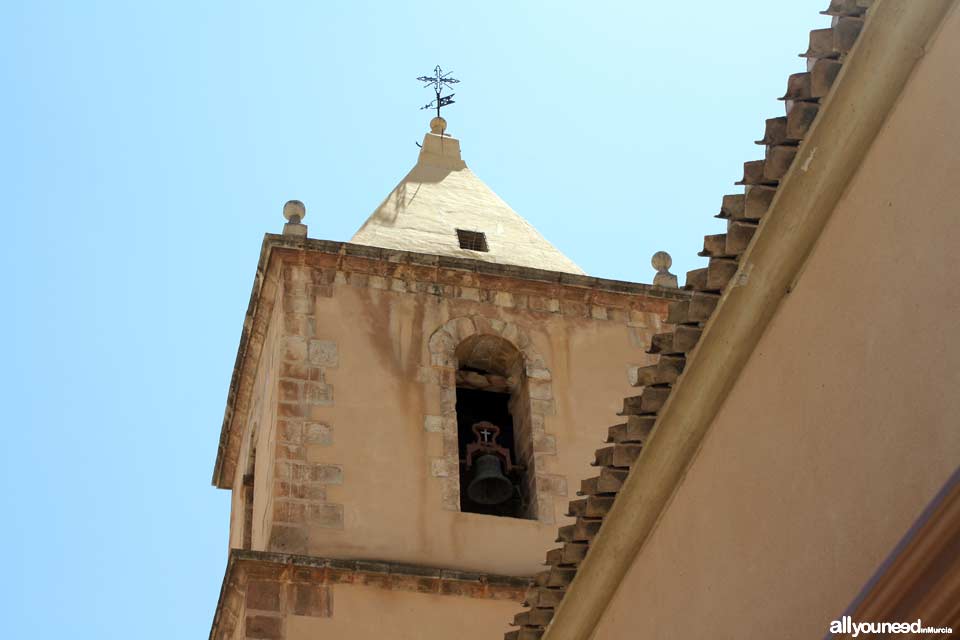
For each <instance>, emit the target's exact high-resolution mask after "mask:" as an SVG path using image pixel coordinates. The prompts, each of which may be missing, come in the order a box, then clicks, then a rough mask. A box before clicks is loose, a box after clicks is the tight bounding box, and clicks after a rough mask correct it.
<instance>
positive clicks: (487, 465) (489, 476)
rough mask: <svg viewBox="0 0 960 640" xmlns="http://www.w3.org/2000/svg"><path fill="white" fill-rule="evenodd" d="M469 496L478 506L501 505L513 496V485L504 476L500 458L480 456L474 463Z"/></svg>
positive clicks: (468, 490)
mask: <svg viewBox="0 0 960 640" xmlns="http://www.w3.org/2000/svg"><path fill="white" fill-rule="evenodd" d="M467 495H468V496H470V499H471V500H473V501H474V502H476V503H477V504H489V505H493V504H500V503H501V502H506V501H507V500H509V499H510V497H511V496H512V495H513V483H512V482H510V479H509V478H507V476H505V475H503V470H502V468H501V462H500V457H499V456H496V455H493V454H491V453H488V454H484V455H481V456H479V457H478V458H477V459H476V460H475V461H474V463H473V479H472V480H471V481H470V484H469V485H468V486H467Z"/></svg>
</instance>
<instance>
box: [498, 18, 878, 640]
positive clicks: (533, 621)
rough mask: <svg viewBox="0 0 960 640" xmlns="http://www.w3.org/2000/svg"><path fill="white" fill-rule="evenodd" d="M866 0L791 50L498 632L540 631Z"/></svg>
mask: <svg viewBox="0 0 960 640" xmlns="http://www.w3.org/2000/svg"><path fill="white" fill-rule="evenodd" d="M871 2H872V0H832V1H831V2H830V6H829V7H828V8H827V9H826V10H825V11H823V12H822V13H824V14H826V15H830V16H833V24H832V26H831V27H830V28H828V29H816V30H814V31H811V32H810V45H809V47H808V49H807V51H806V52H805V53H802V54H800V55H801V57H805V58H807V60H808V64H807V68H808V70H807V71H805V72H803V73H796V74H793V75H791V76H790V77H789V79H788V81H787V91H786V93H785V94H784V96H783V97H782V98H781V99H782V100H784V101H785V103H786V111H787V114H786V115H785V116H781V117H779V118H771V119H769V120H767V121H766V130H765V132H764V136H763V138H762V139H761V140H758V141H757V144H761V145H764V146H765V147H766V153H765V155H764V158H763V159H762V160H754V161H750V162H746V163H744V170H743V179H742V180H740V181H739V182H737V184H739V185H743V186H744V193H742V194H735V195H727V196H724V197H723V201H722V204H721V207H720V212H719V213H718V214H717V215H716V217H717V218H721V219H725V220H726V221H727V232H726V233H725V234H717V235H708V236H706V237H705V238H704V243H703V251H701V252H700V254H699V255H700V256H703V257H706V258H709V263H708V266H707V267H704V268H702V269H696V270H694V271H690V272H688V273H687V280H686V285H685V287H684V288H685V289H688V290H691V291H692V296H691V298H690V299H689V300H678V301H675V302H673V303H671V305H670V311H669V315H668V318H667V322H668V323H670V324H673V325H674V330H673V331H671V332H669V333H662V334H658V335H655V336H654V337H653V338H652V340H651V344H650V348H649V349H648V353H651V354H658V355H659V359H658V361H657V363H656V364H653V365H650V366H647V367H643V368H641V369H639V370H638V371H637V372H636V374H635V380H634V384H635V386H637V387H642V392H641V393H640V394H639V395H636V396H633V397H629V398H625V399H624V402H623V410H622V412H621V414H620V415H621V416H624V417H626V422H623V423H620V424H617V425H614V426H612V427H610V428H609V429H608V432H607V444H608V446H606V447H603V448H601V449H598V450H597V451H596V454H595V458H594V462H593V466H596V467H599V469H600V472H599V474H598V475H596V476H594V477H592V478H589V479H587V480H584V481H583V482H582V483H581V486H580V491H579V492H578V495H579V496H581V497H580V498H578V499H577V500H573V501H572V502H570V508H569V511H568V515H569V516H572V517H575V518H576V522H575V523H574V524H572V525H566V526H563V527H560V530H559V535H558V537H557V542H558V543H560V544H561V546H559V547H557V548H555V549H552V550H550V551H548V552H547V557H546V565H547V566H548V569H546V570H545V571H543V572H541V573H539V574H538V575H537V576H536V578H535V580H534V584H533V585H532V586H531V587H530V589H529V590H528V592H527V595H526V598H525V602H524V605H525V607H526V610H525V611H522V612H521V613H518V614H517V615H516V616H515V617H514V619H513V625H514V626H516V627H518V628H517V629H515V630H513V631H510V632H508V633H507V634H506V636H505V638H506V640H530V639H534V638H540V637H541V636H542V635H543V634H544V633H545V630H546V628H547V626H548V625H549V624H550V621H551V620H552V618H553V615H554V612H555V611H556V609H557V608H558V607H559V606H560V603H561V602H562V600H563V597H564V594H565V592H566V590H567V587H568V586H569V585H570V583H571V582H572V581H573V579H574V577H575V576H576V573H577V569H578V567H579V566H580V564H581V563H582V562H583V560H584V559H585V558H586V557H587V555H588V554H589V550H590V545H591V542H592V541H593V539H594V538H595V536H597V535H598V533H599V532H600V530H601V527H602V525H603V521H604V517H605V516H606V515H607V513H608V512H609V511H610V508H611V507H612V506H613V503H614V501H615V500H616V498H617V494H618V492H619V491H620V488H621V487H622V485H623V483H624V481H625V480H626V478H627V475H628V473H629V472H630V468H631V466H632V465H633V464H634V462H635V461H636V460H637V458H638V456H639V455H640V452H641V451H642V450H643V447H644V443H645V442H646V441H647V439H648V437H649V436H650V433H651V431H652V430H653V426H654V424H655V422H656V420H657V414H658V413H659V411H660V409H661V408H662V407H663V406H664V404H665V403H666V401H667V398H668V397H669V395H670V392H671V389H672V388H673V385H674V384H675V383H676V382H677V379H678V378H679V376H680V374H681V373H682V372H683V368H684V365H685V363H686V357H687V354H689V353H690V352H691V351H692V350H693V348H694V347H695V346H696V344H697V341H698V340H699V339H700V334H701V332H702V331H703V328H704V326H705V324H706V322H707V320H708V319H709V318H710V315H711V314H712V313H713V310H714V309H715V308H716V306H717V303H718V302H719V300H720V295H721V294H722V292H723V290H724V289H725V288H726V287H727V285H728V284H729V283H730V281H731V280H732V279H733V278H734V276H735V275H736V273H737V269H738V266H739V260H740V257H741V256H742V255H743V253H744V252H745V251H746V249H747V246H748V245H749V243H750V240H751V238H752V237H753V234H754V232H755V231H756V229H757V227H758V225H759V223H760V221H761V220H762V219H763V216H764V215H765V214H766V212H767V210H768V209H769V207H770V205H771V203H772V202H773V197H774V195H775V194H776V191H777V187H778V186H779V184H780V181H781V180H782V179H783V178H784V176H785V175H786V173H787V170H788V169H789V168H790V165H791V163H792V162H793V160H794V158H795V156H796V154H797V149H798V147H799V145H800V143H801V142H802V141H803V139H804V137H805V136H806V134H807V132H808V131H809V129H810V127H811V125H812V124H813V122H814V120H815V118H816V116H817V112H818V110H819V108H820V103H821V100H822V99H823V98H825V97H826V96H827V93H828V92H829V90H830V87H831V85H832V84H833V82H834V81H835V80H836V78H837V75H838V74H839V71H840V68H841V67H842V65H843V61H844V59H845V58H846V56H847V54H848V53H849V52H850V50H851V49H852V47H853V45H854V43H855V42H856V39H857V36H858V35H859V34H860V31H861V29H862V27H863V24H864V19H865V14H866V11H867V9H868V8H869V6H870V4H871ZM625 561H629V560H625Z"/></svg>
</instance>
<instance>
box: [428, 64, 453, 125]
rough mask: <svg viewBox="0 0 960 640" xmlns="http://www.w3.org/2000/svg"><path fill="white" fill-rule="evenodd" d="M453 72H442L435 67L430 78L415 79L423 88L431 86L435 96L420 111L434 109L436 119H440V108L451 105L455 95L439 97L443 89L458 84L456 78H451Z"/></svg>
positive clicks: (438, 67) (438, 66)
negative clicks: (421, 83)
mask: <svg viewBox="0 0 960 640" xmlns="http://www.w3.org/2000/svg"><path fill="white" fill-rule="evenodd" d="M451 73H453V71H447V72H446V73H444V72H443V69H441V68H440V65H437V66H436V68H434V70H433V75H432V76H420V77H419V78H417V80H419V81H420V82H423V83H424V85H423V86H424V88H426V87H429V86H431V85H433V91H434V93H435V94H436V96H437V97H436V98H434V99H433V100H431V101H430V102H428V103H427V104H425V105H423V106H422V107H420V109H436V110H437V117H438V118H439V117H440V107H446V106H448V105H451V104H453V96H454V95H455V94H453V93H451V94H450V95H448V96H441V95H440V94H441V93H442V92H443V90H444V89H450V88H452V86H453V85H455V84H457V83H458V82H460V81H459V80H457V79H456V78H451V77H450V74H451Z"/></svg>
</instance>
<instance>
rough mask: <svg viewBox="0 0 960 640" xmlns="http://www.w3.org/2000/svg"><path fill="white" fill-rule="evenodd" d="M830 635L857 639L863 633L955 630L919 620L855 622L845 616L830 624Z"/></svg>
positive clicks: (944, 631) (949, 631) (945, 631)
mask: <svg viewBox="0 0 960 640" xmlns="http://www.w3.org/2000/svg"><path fill="white" fill-rule="evenodd" d="M830 633H840V634H846V635H850V636H852V637H854V638H856V637H857V636H859V635H860V634H861V633H953V629H951V628H950V627H925V626H924V625H923V622H922V621H921V620H919V619H918V620H917V621H916V622H854V621H853V618H851V617H850V616H843V617H842V618H840V619H839V620H834V621H833V622H831V623H830Z"/></svg>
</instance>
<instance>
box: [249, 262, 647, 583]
mask: <svg viewBox="0 0 960 640" xmlns="http://www.w3.org/2000/svg"><path fill="white" fill-rule="evenodd" d="M284 269H285V272H284V274H285V275H284V276H283V287H282V289H283V291H282V294H281V297H282V299H283V301H282V304H281V303H280V302H278V304H277V308H282V318H280V319H278V321H276V322H273V323H271V324H272V325H282V326H283V327H284V331H285V334H286V336H285V338H284V341H285V342H284V343H283V344H279V343H274V346H273V350H274V352H275V353H278V354H284V355H281V356H280V357H281V358H282V359H283V361H282V362H281V363H280V365H279V369H278V375H279V378H278V382H277V385H278V386H279V391H278V392H277V402H276V404H275V405H274V406H275V407H276V413H277V414H278V418H277V426H276V430H275V431H274V432H270V431H268V430H267V429H265V428H263V427H261V433H262V434H263V435H262V436H261V440H262V439H263V438H278V439H279V440H278V441H279V444H278V445H277V448H276V452H275V456H276V462H275V466H274V467H273V468H270V467H268V466H267V464H265V463H263V462H261V461H262V460H263V457H264V456H263V452H264V451H266V448H265V447H266V445H265V444H263V443H262V444H261V445H260V447H259V448H258V453H257V482H256V488H255V495H256V496H257V497H256V499H255V505H257V509H258V512H257V513H260V511H259V509H260V505H261V504H265V501H266V500H267V499H268V498H261V497H260V496H263V495H264V493H266V494H267V495H272V496H274V497H273V503H272V511H269V512H266V513H265V518H266V519H265V520H264V522H272V524H271V525H270V528H269V533H267V531H266V529H264V536H265V537H261V536H260V535H259V534H258V531H259V530H258V529H256V528H255V531H254V532H255V536H254V549H266V550H270V551H280V552H286V553H297V554H309V555H315V556H325V557H341V558H358V559H381V560H391V561H396V562H405V563H412V564H422V565H429V566H436V567H451V568H459V569H464V570H471V571H485V572H492V573H501V574H508V575H531V574H533V573H534V572H536V571H537V570H539V569H540V568H541V563H542V562H543V557H544V553H545V551H546V550H547V549H548V548H550V547H551V546H552V545H553V541H554V539H555V538H556V535H557V526H558V525H559V524H561V522H562V521H563V520H565V518H564V517H563V513H564V512H565V510H566V504H567V502H568V501H569V500H570V499H573V498H574V497H575V493H576V491H577V489H578V488H579V484H580V480H581V479H583V478H585V477H588V476H590V475H594V474H592V473H591V471H592V470H591V468H590V467H589V466H588V464H587V462H588V461H589V460H591V459H592V454H593V451H594V450H595V449H597V448H599V447H601V446H603V438H605V436H606V429H607V427H609V426H610V425H612V424H616V423H617V422H618V421H619V418H618V417H617V416H616V413H617V411H619V410H620V408H621V404H622V399H623V397H624V396H627V395H631V394H633V393H635V390H634V389H633V388H632V387H630V386H629V384H628V379H627V368H628V366H630V365H643V364H647V363H649V362H650V361H651V360H650V356H648V355H647V354H645V353H644V349H645V347H646V345H647V344H649V339H650V336H651V335H652V334H653V333H655V332H657V331H659V330H660V326H661V315H662V314H663V313H664V312H665V310H666V301H665V300H662V299H647V298H644V297H642V296H641V297H638V300H639V302H638V303H637V305H635V306H638V307H644V308H647V309H649V310H647V311H642V310H641V311H638V310H636V309H634V310H633V311H630V310H629V309H617V310H610V311H607V310H602V309H601V308H600V307H597V308H596V310H594V311H592V312H590V313H589V314H587V315H576V316H575V315H568V314H565V313H561V312H558V311H557V308H555V309H554V311H552V312H551V311H533V310H530V309H517V308H515V306H512V303H511V306H505V303H504V300H505V298H504V297H503V296H499V297H498V298H497V300H498V301H499V302H500V303H501V304H495V303H494V302H492V301H488V302H480V301H477V300H473V299H470V298H471V297H474V296H473V293H471V292H467V294H466V295H467V296H468V297H464V296H446V295H439V296H438V295H434V294H431V293H424V292H420V291H416V290H409V287H407V288H406V289H407V290H395V288H394V287H392V286H390V284H389V283H388V282H386V280H389V279H386V280H385V279H383V278H381V279H380V281H383V282H379V281H377V280H375V279H374V277H373V276H370V277H369V278H368V277H367V276H363V277H362V278H361V277H358V276H357V274H349V273H344V272H342V271H338V272H336V273H334V271H331V270H326V269H319V268H316V267H307V266H289V265H286V266H284ZM401 284H402V283H401ZM457 291H459V292H463V291H464V289H463V288H457ZM458 317H471V318H477V319H479V320H478V321H477V322H478V323H479V324H482V321H485V320H500V321H503V323H509V324H510V326H512V327H513V328H515V329H516V336H515V339H516V340H517V341H518V342H523V343H525V344H526V342H527V341H529V344H526V346H525V347H524V351H525V352H526V353H527V354H528V356H529V357H531V358H532V359H534V360H536V362H533V363H531V364H532V365H535V366H536V367H537V368H538V369H540V368H545V369H546V370H548V371H549V377H550V378H551V379H550V385H549V386H550V389H551V395H552V398H547V399H542V400H538V402H537V406H538V408H539V409H538V410H540V411H542V412H543V414H544V415H543V420H542V422H543V424H542V429H543V430H544V432H545V434H547V435H548V436H550V438H552V440H550V439H549V438H548V439H546V441H545V444H544V449H543V450H542V452H541V453H538V454H536V455H537V460H536V466H537V474H538V475H539V474H541V473H543V474H545V475H546V476H548V477H549V478H548V479H549V487H550V493H549V495H548V496H546V498H545V500H546V502H545V503H541V504H540V505H539V506H540V514H539V519H538V520H523V519H515V518H499V517H493V516H483V515H477V514H470V513H460V512H459V511H458V510H456V502H455V501H454V508H453V509H451V497H450V495H449V487H450V486H451V483H453V484H454V485H455V484H456V474H457V473H458V469H457V467H456V465H455V464H454V465H445V464H444V463H443V460H442V458H443V456H444V455H446V454H449V448H450V446H451V445H450V442H449V436H447V437H445V436H444V434H443V433H440V432H438V431H437V430H436V429H435V428H434V427H435V426H436V419H437V418H438V417H440V416H442V415H443V409H444V405H445V404H449V402H450V400H451V396H450V395H449V391H446V392H445V391H444V389H443V388H442V385H441V383H440V379H441V378H442V377H443V375H445V374H444V370H443V369H444V367H443V366H440V365H441V364H443V363H440V362H438V360H437V357H436V354H434V353H431V350H430V345H429V342H430V337H431V335H432V334H433V333H434V332H435V331H437V330H438V329H439V328H441V327H442V326H443V325H444V323H446V322H447V321H449V320H451V319H454V318H458ZM503 326H507V325H503ZM510 331H512V329H511V330H510ZM507 333H509V331H505V335H506V334H507ZM511 335H512V334H511ZM270 344H271V343H270V341H269V340H268V341H267V345H268V346H267V347H265V351H264V353H265V354H266V351H267V349H269V348H270V347H269V345H270ZM264 357H265V356H264ZM263 362H266V360H264V361H263ZM264 366H267V365H266V364H262V365H261V368H262V367H264ZM447 373H450V371H447ZM534 375H543V374H542V373H541V372H539V371H538V372H537V373H535V374H534ZM537 382H538V384H539V383H540V382H541V381H539V380H538V381H537ZM538 388H539V389H540V392H543V389H542V387H538ZM268 434H271V435H268ZM554 443H555V444H554ZM453 446H454V447H455V446H456V445H455V440H454V442H453ZM241 459H242V458H241ZM438 460H439V461H440V463H439V465H438ZM444 476H446V477H444ZM271 485H272V494H271ZM259 517H260V516H257V518H258V519H257V521H256V522H255V527H257V526H258V523H259Z"/></svg>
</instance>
